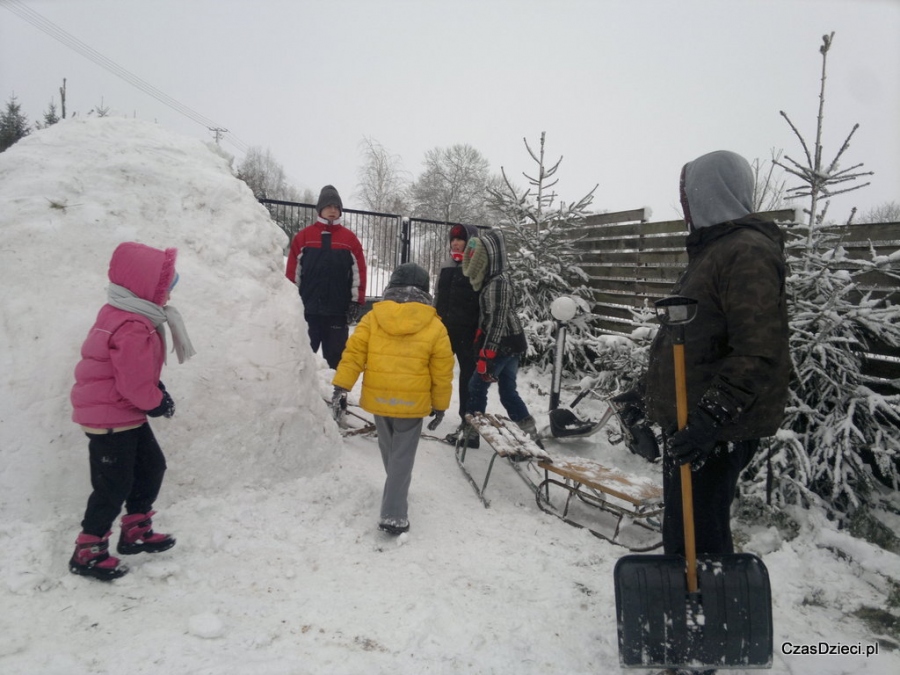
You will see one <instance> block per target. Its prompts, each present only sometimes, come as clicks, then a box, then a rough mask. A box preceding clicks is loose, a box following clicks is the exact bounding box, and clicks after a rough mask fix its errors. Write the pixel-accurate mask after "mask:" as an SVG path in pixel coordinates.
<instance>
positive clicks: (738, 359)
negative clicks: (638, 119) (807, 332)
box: [643, 156, 791, 441]
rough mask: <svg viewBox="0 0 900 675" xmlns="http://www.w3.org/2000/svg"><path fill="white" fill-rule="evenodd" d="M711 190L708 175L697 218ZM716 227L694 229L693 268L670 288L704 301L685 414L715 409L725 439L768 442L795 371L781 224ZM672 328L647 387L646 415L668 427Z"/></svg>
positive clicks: (690, 354) (692, 342)
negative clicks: (791, 362) (759, 439)
mask: <svg viewBox="0 0 900 675" xmlns="http://www.w3.org/2000/svg"><path fill="white" fill-rule="evenodd" d="M707 157H708V156H707ZM702 159H704V158H701V160H702ZM719 159H721V157H720V158H719ZM728 159H729V158H728V157H726V160H728ZM697 161H698V162H699V161H700V160H697ZM690 168H691V164H688V165H686V167H685V169H686V170H689V169H690ZM688 177H689V178H690V174H688ZM714 183H715V182H714V181H709V180H706V178H705V177H704V180H703V183H702V185H701V186H700V187H699V188H697V189H695V191H694V192H693V193H691V194H692V195H693V197H694V201H692V202H691V204H690V206H691V211H702V210H703V209H704V208H706V209H709V208H710V204H712V203H713V202H714V201H715V200H716V197H717V196H716V195H712V196H711V195H710V194H709V193H712V192H714V191H715V190H721V185H716V184H714ZM704 190H705V191H706V194H702V193H703V192H704ZM697 193H701V194H700V195H698V194H697ZM719 196H721V192H720V195H719ZM701 197H702V199H701ZM727 198H729V199H730V198H731V197H730V196H729V197H727ZM723 201H725V199H722V200H720V202H719V204H718V205H717V208H721V206H722V202H723ZM743 212H744V214H746V212H747V209H743ZM708 214H709V211H707V214H706V215H707V216H708ZM685 215H686V216H687V217H688V222H689V223H690V222H691V221H690V215H689V214H688V211H687V209H686V214H685ZM700 217H701V218H703V217H704V216H703V214H700ZM711 222H713V223H714V222H716V221H715V220H712V221H710V220H709V219H708V218H707V220H706V221H705V222H704V221H702V220H701V223H702V224H701V225H700V226H699V227H698V225H697V222H696V220H695V221H694V223H693V224H692V229H693V232H691V234H690V235H689V236H688V238H687V253H688V266H687V269H686V270H685V271H684V273H683V274H682V276H681V278H680V279H679V280H678V282H677V284H676V285H675V288H674V289H673V294H676V295H682V296H685V297H688V298H692V299H694V300H696V301H697V302H698V305H697V308H698V311H697V316H696V317H695V318H694V320H693V321H691V322H690V323H688V324H686V325H685V326H684V338H685V340H684V352H685V374H686V382H687V396H688V412H689V413H690V412H691V411H693V410H694V409H696V408H697V407H698V405H703V406H704V407H706V408H707V409H713V410H714V411H715V412H716V417H717V418H718V419H719V420H720V423H721V427H720V429H719V439H720V440H726V441H735V440H748V439H754V438H761V437H764V436H771V435H772V434H774V433H775V431H776V430H777V429H778V427H779V426H780V424H781V422H782V419H783V416H784V407H785V404H786V402H787V396H788V381H789V377H790V372H791V365H790V354H789V349H788V317H787V298H786V291H785V277H786V265H785V260H784V238H783V236H782V234H781V231H780V230H779V229H778V226H777V225H775V224H774V223H769V222H764V221H761V220H759V219H757V218H754V217H753V216H749V215H744V216H743V217H738V218H733V219H729V220H727V221H725V222H719V223H718V224H715V225H713V224H711ZM672 330H673V329H672V328H671V327H666V326H661V327H660V330H659V333H658V334H657V336H656V339H655V340H654V342H653V344H652V345H651V347H650V355H649V367H648V370H647V374H646V377H645V378H644V382H643V384H644V386H645V393H646V404H647V415H648V417H649V418H650V419H651V420H652V421H654V422H656V423H657V424H659V425H660V426H661V427H662V428H663V429H669V428H672V427H673V426H675V424H676V421H677V413H676V405H675V374H674V358H673V350H672V336H673V334H672V332H671V331H672Z"/></svg>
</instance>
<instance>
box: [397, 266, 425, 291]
mask: <svg viewBox="0 0 900 675" xmlns="http://www.w3.org/2000/svg"><path fill="white" fill-rule="evenodd" d="M430 284H431V282H430V280H429V279H428V272H426V271H425V270H423V269H422V268H421V267H419V266H418V265H416V263H403V264H402V265H400V267H398V268H397V269H395V270H394V273H393V274H391V280H390V282H389V283H388V288H396V287H397V286H415V287H416V288H418V289H420V290H422V291H425V292H426V293H428V288H429V286H430Z"/></svg>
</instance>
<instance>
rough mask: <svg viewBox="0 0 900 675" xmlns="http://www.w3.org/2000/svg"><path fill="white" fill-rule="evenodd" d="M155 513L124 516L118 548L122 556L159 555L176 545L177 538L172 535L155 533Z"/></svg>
mask: <svg viewBox="0 0 900 675" xmlns="http://www.w3.org/2000/svg"><path fill="white" fill-rule="evenodd" d="M154 513H156V511H150V512H148V513H131V514H129V515H127V516H122V534H121V536H120V537H119V544H118V546H116V550H117V551H118V552H119V553H120V554H122V555H134V554H135V553H159V552H160V551H167V550H169V549H170V548H172V547H173V546H174V545H175V538H174V537H172V536H171V535H168V534H157V533H156V532H154V531H153V514H154Z"/></svg>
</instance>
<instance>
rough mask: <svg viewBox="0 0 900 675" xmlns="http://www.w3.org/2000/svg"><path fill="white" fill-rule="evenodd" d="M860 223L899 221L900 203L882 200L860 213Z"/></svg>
mask: <svg viewBox="0 0 900 675" xmlns="http://www.w3.org/2000/svg"><path fill="white" fill-rule="evenodd" d="M859 222H860V223H900V203H898V202H884V203H883V204H879V205H878V206H875V207H873V208H871V209H869V210H868V211H866V212H865V214H863V215H862V217H860V219H859Z"/></svg>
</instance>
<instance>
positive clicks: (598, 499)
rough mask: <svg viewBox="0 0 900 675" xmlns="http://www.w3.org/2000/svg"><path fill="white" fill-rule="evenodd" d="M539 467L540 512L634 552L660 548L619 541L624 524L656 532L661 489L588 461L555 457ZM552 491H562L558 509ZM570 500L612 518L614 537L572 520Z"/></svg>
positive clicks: (657, 545) (537, 494)
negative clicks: (541, 479)
mask: <svg viewBox="0 0 900 675" xmlns="http://www.w3.org/2000/svg"><path fill="white" fill-rule="evenodd" d="M538 467H540V468H541V469H543V470H544V480H543V481H542V482H541V483H540V484H539V485H538V486H537V489H536V490H535V500H536V501H537V505H538V507H539V508H540V509H541V510H542V511H545V512H546V513H549V514H551V515H554V516H556V517H557V518H559V519H560V520H562V521H564V522H566V523H568V524H569V525H573V526H574V527H579V528H584V529H586V530H588V531H589V532H590V533H591V534H593V535H594V536H596V537H599V538H600V539H604V540H606V541H608V542H610V543H612V544H616V545H617V546H623V547H625V548H628V549H630V550H632V551H635V552H642V551H652V550H654V549H657V548H659V547H660V546H662V541H658V542H656V543H654V544H653V545H650V546H640V547H632V546H629V545H627V544H625V543H623V542H621V541H619V533H620V529H621V526H622V523H623V521H628V522H633V523H634V524H635V525H638V526H640V527H643V528H644V529H647V530H650V531H652V532H659V530H660V527H659V517H660V516H661V514H662V510H663V491H662V488H661V487H660V486H658V485H655V484H654V483H653V482H652V481H650V480H647V479H639V478H636V477H634V476H629V475H628V474H626V473H624V472H622V471H619V470H617V469H610V468H607V467H605V466H603V465H602V464H598V463H597V462H593V461H591V460H589V459H582V458H559V457H555V458H553V461H552V462H545V461H541V462H538ZM551 474H552V475H551ZM551 488H553V492H558V491H559V490H563V491H564V492H565V499H564V501H563V502H562V506H561V508H557V507H556V506H554V499H556V502H557V503H558V502H559V499H558V498H556V497H554V498H551ZM573 499H578V500H579V501H580V502H582V503H584V504H586V505H587V506H590V507H593V508H597V509H600V510H601V511H605V512H607V513H611V514H612V515H613V516H615V517H616V526H615V530H614V532H613V535H612V536H611V537H610V536H608V535H606V534H603V533H602V532H598V531H597V530H595V529H593V528H592V527H589V526H588V525H585V524H584V523H581V522H578V521H576V520H574V519H573V518H572V517H571V516H570V507H571V506H572V503H573Z"/></svg>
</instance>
